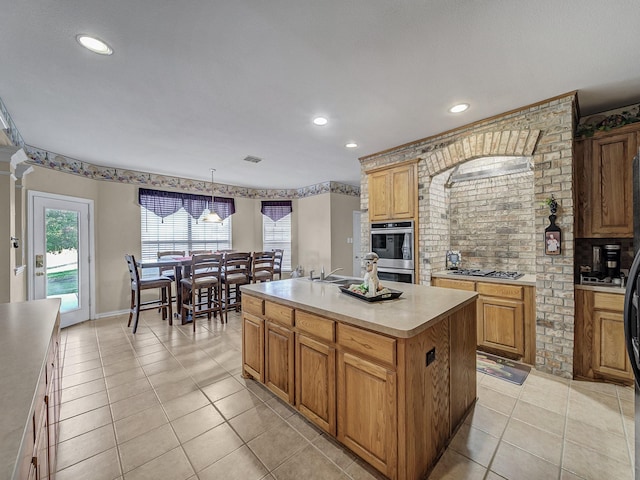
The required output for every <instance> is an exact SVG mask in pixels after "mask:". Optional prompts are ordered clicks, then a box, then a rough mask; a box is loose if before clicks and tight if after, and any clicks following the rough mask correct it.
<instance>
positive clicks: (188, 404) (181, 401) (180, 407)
mask: <svg viewBox="0 0 640 480" xmlns="http://www.w3.org/2000/svg"><path fill="white" fill-rule="evenodd" d="M205 405H209V399H208V398H207V397H206V396H205V395H204V394H203V393H202V392H201V391H200V390H195V391H193V392H189V393H187V394H186V395H182V396H181V397H177V398H174V399H172V400H169V401H168V402H164V403H163V404H162V406H163V407H164V411H165V412H166V413H167V417H169V420H170V421H173V420H175V419H176V418H179V417H182V416H183V415H186V414H187V413H191V412H194V411H196V410H198V409H200V408H202V407H204V406H205Z"/></svg>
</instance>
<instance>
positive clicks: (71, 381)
mask: <svg viewBox="0 0 640 480" xmlns="http://www.w3.org/2000/svg"><path fill="white" fill-rule="evenodd" d="M99 378H104V374H103V373H102V369H101V368H94V369H93V370H87V371H86V372H80V373H74V374H73V375H67V376H65V377H62V388H69V387H73V386H75V385H80V384H81V383H87V382H91V381H92V380H97V379H99Z"/></svg>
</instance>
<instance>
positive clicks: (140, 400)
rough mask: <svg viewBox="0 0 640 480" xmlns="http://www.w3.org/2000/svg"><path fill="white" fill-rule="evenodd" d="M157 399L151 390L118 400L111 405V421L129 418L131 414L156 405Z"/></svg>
mask: <svg viewBox="0 0 640 480" xmlns="http://www.w3.org/2000/svg"><path fill="white" fill-rule="evenodd" d="M159 403H160V402H159V401H158V397H156V394H155V392H154V391H153V390H146V391H144V392H142V393H139V394H137V395H134V396H133V397H128V398H125V399H123V400H119V401H117V402H116V403H112V404H111V414H112V415H113V420H114V421H116V422H117V421H118V420H122V419H123V418H126V417H130V416H131V415H133V414H136V413H138V412H141V411H143V410H146V409H147V408H151V407H153V406H156V405H158V404H159Z"/></svg>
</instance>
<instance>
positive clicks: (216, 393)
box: [202, 377, 244, 403]
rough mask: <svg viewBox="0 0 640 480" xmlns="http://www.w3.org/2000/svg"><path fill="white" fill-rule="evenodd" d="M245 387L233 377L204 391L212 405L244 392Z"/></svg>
mask: <svg viewBox="0 0 640 480" xmlns="http://www.w3.org/2000/svg"><path fill="white" fill-rule="evenodd" d="M243 389H244V387H243V386H242V385H241V384H240V383H239V382H238V381H237V380H236V379H235V378H233V377H227V378H225V379H224V380H220V381H219V382H216V383H212V384H211V385H208V386H206V387H204V388H203V389H202V391H203V392H204V394H205V395H206V396H207V397H209V400H211V402H212V403H215V402H217V401H218V400H221V399H223V398H225V397H228V396H229V395H233V394H234V393H236V392H239V391H241V390H243Z"/></svg>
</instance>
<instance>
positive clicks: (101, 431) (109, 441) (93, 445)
mask: <svg viewBox="0 0 640 480" xmlns="http://www.w3.org/2000/svg"><path fill="white" fill-rule="evenodd" d="M115 446H116V438H115V435H114V433H113V425H111V424H108V425H105V426H103V427H99V428H96V429H95V430H91V431H89V432H87V433H84V434H82V435H78V436H77V437H73V438H71V439H69V440H67V441H65V442H62V443H60V445H58V451H57V468H58V470H64V469H65V468H67V467H70V466H71V465H73V464H76V463H78V462H81V461H82V460H86V459H87V458H89V457H92V456H94V455H97V454H98V453H102V452H104V451H106V450H109V449H111V448H114V447H115Z"/></svg>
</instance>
